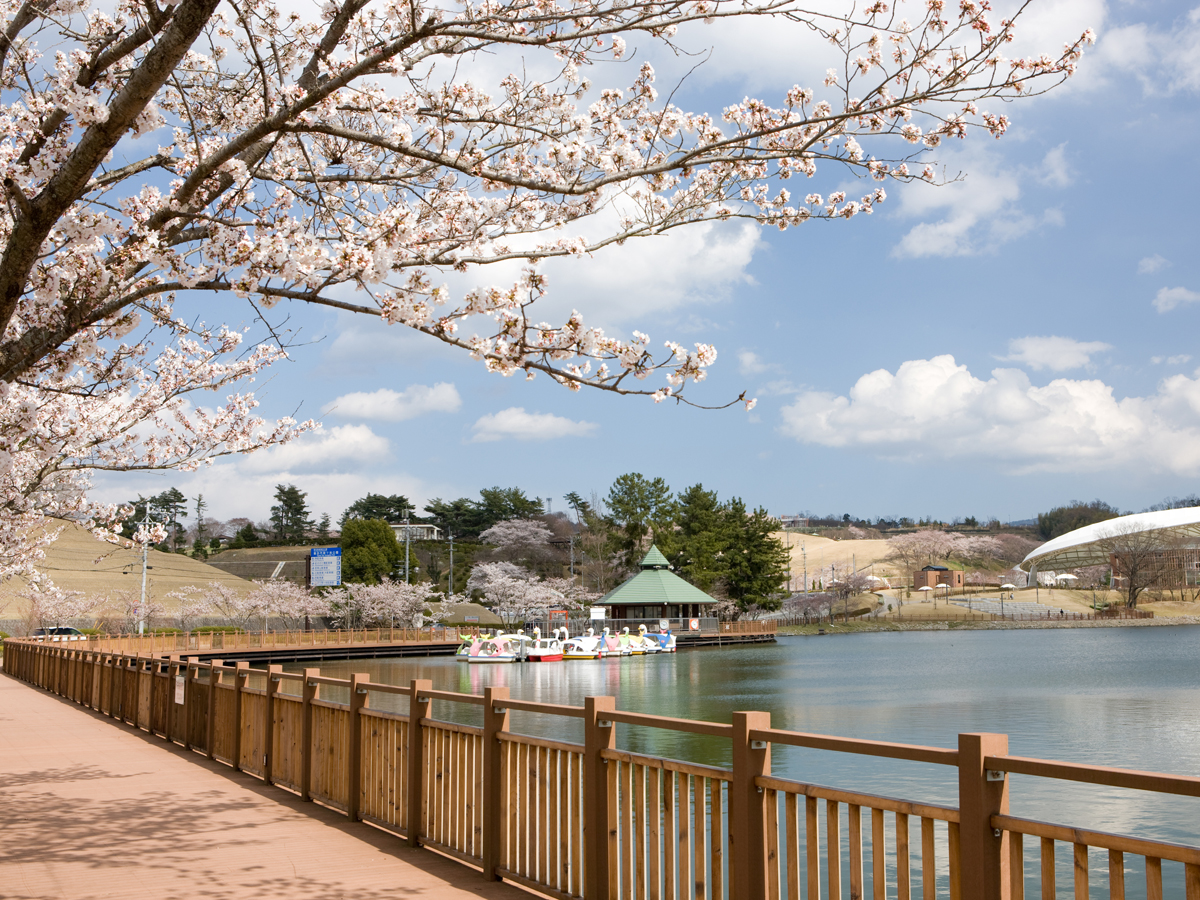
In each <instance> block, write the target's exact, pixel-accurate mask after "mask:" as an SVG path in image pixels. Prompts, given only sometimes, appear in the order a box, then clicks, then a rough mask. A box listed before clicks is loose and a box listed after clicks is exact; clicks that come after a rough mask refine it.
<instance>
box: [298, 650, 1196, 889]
mask: <svg viewBox="0 0 1200 900" xmlns="http://www.w3.org/2000/svg"><path fill="white" fill-rule="evenodd" d="M286 668H288V669H290V670H294V671H299V670H300V669H302V668H303V666H302V665H300V664H295V665H289V666H287V667H286ZM321 669H322V673H323V674H327V675H335V676H344V675H346V674H348V673H350V672H352V671H353V672H369V673H370V674H371V678H372V680H374V681H382V682H386V683H392V684H406V683H407V682H408V681H409V679H412V678H429V679H431V680H432V681H433V684H434V687H435V688H439V689H444V690H456V691H469V692H471V693H480V692H482V690H483V688H484V687H485V686H487V685H508V686H509V688H510V690H511V692H512V695H513V696H514V697H517V698H521V699H526V700H542V701H547V702H555V703H571V704H582V702H583V698H584V697H586V696H588V695H594V694H610V695H613V696H615V697H616V698H617V706H618V708H620V709H624V710H630V711H636V712H648V713H659V714H663V715H670V716H681V717H685V718H694V719H708V720H712V721H718V722H728V721H729V718H730V713H732V712H733V711H735V710H765V711H769V712H770V713H771V717H772V723H773V724H774V725H775V726H776V727H781V728H787V729H793V730H798V731H809V732H819V733H825V734H835V735H841V736H846V737H858V738H870V739H876V740H887V741H900V742H907V743H917V744H930V745H934V746H943V747H954V746H956V744H957V735H958V733H959V732H968V731H992V732H1003V733H1006V734H1008V735H1009V750H1010V752H1011V753H1013V754H1015V755H1021V756H1040V757H1046V758H1050V759H1059V760H1067V761H1073V762H1084V763H1094V764H1098V765H1111V766H1123V767H1127V768H1135V769H1145V770H1153V771H1163V772H1173V773H1177V774H1186V775H1198V776H1200V628H1196V627H1175V628H1104V629H1069V630H1061V631H1057V630H1056V631H1032V630H1030V631H1019V630H1014V631H989V632H962V633H953V632H925V633H921V632H909V633H891V634H862V635H852V636H851V635H846V636H842V635H839V636H828V637H825V638H816V637H785V638H781V639H780V640H779V642H778V644H776V645H774V646H770V645H768V646H754V647H740V648H731V649H707V650H685V651H681V652H679V653H677V654H673V655H667V656H662V655H660V656H654V657H634V658H626V659H624V660H600V661H575V662H564V663H553V664H549V665H537V664H525V665H497V666H481V665H467V664H464V663H459V662H457V661H455V660H453V659H395V660H353V661H336V662H335V661H328V662H325V663H322V664H321ZM329 696H330V699H344V698H339V697H336V696H333V695H329ZM389 701H390V703H391V704H392V708H395V709H398V710H401V711H403V710H404V708H405V707H406V705H407V700H405V699H404V698H392V697H383V698H377V697H372V703H373V705H375V706H382V707H385V708H386V707H388V706H389ZM434 716H435V717H436V718H440V719H446V720H450V721H457V722H465V723H477V722H478V720H479V716H480V711H479V710H477V709H474V708H470V707H466V706H463V705H460V704H452V703H442V702H438V703H435V704H434ZM513 730H514V731H521V732H526V733H531V734H544V735H546V736H549V737H558V738H560V739H568V740H582V736H581V729H580V726H579V723H577V722H575V721H561V720H558V719H556V718H554V717H547V716H536V715H532V714H518V713H514V714H513ZM618 746H621V747H625V748H628V749H633V750H638V751H641V752H649V753H653V754H655V755H658V756H666V757H672V758H677V759H689V760H693V761H696V762H703V763H710V764H714V765H728V764H729V748H728V745H727V744H726V743H725V742H722V741H719V740H716V739H708V738H703V737H696V736H691V735H683V734H676V733H672V732H663V731H659V730H657V729H643V728H635V727H626V726H620V731H619V733H618ZM772 753H773V758H772V763H773V771H774V773H775V774H777V775H781V776H783V777H791V778H797V779H799V780H803V781H807V782H815V783H818V784H826V785H833V786H837V787H845V788H853V789H857V790H865V791H869V792H872V793H880V794H886V795H890V796H894V797H903V798H906V799H911V800H924V801H931V802H944V803H947V804H951V805H957V802H958V801H957V780H956V779H957V774H956V771H955V770H953V769H948V768H944V767H939V766H929V765H921V764H916V763H903V762H896V761H891V760H876V759H872V758H869V757H856V756H851V755H848V754H836V753H827V752H821V751H809V750H799V749H796V748H788V747H776V748H775V749H774V750H773V751H772ZM1011 797H1012V802H1011V808H1012V813H1013V814H1014V815H1018V816H1027V817H1031V818H1040V819H1046V820H1049V821H1054V822H1059V823H1062V824H1070V825H1075V826H1080V827H1087V828H1094V829H1097V830H1101V831H1119V832H1124V833H1130V834H1136V835H1140V836H1145V837H1157V838H1162V839H1166V840H1173V841H1179V842H1183V843H1188V844H1196V843H1200V800H1185V799H1176V798H1170V797H1164V796H1159V795H1154V794H1141V793H1138V792H1133V791H1119V790H1115V789H1107V788H1097V787H1092V786H1087V785H1074V784H1070V783H1067V782H1057V781H1051V780H1046V779H1033V778H1027V777H1023V776H1012V778H1011ZM1027 843H1028V842H1027ZM1067 860H1069V856H1068V857H1067ZM1068 865H1069V864H1068ZM1169 865H1170V864H1167V865H1165V866H1164V872H1166V870H1167V868H1168V867H1169ZM1106 867H1107V863H1106V862H1104V861H1102V859H1101V858H1100V857H1099V855H1098V854H1096V853H1095V852H1094V853H1093V860H1092V870H1093V872H1096V871H1097V870H1104V869H1106ZM1061 868H1064V866H1063V863H1061V862H1060V869H1061Z"/></svg>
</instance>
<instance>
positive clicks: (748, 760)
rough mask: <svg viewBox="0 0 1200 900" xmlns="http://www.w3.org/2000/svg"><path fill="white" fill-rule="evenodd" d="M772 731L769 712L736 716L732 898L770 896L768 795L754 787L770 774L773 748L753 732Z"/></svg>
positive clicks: (731, 795) (731, 801)
mask: <svg viewBox="0 0 1200 900" xmlns="http://www.w3.org/2000/svg"><path fill="white" fill-rule="evenodd" d="M770 727H771V714H770V713H768V712H735V713H734V714H733V778H732V780H731V782H730V785H729V863H730V865H729V869H730V871H729V896H730V898H731V900H756V898H759V897H765V896H766V895H767V831H766V815H767V802H766V796H767V795H766V792H765V791H764V790H763V789H762V788H761V787H759V786H758V785H756V784H755V783H754V779H755V778H757V777H758V776H759V775H770V774H771V745H770V743H768V742H767V741H753V740H751V739H750V732H751V731H754V730H766V729H769V728H770Z"/></svg>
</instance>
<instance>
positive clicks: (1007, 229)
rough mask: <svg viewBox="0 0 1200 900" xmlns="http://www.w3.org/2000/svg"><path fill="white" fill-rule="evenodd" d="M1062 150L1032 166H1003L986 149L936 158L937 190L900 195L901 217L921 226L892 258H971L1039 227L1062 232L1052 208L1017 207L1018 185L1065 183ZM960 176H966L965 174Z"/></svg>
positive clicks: (916, 188)
mask: <svg viewBox="0 0 1200 900" xmlns="http://www.w3.org/2000/svg"><path fill="white" fill-rule="evenodd" d="M1064 154H1065V145H1060V146H1058V147H1055V148H1054V149H1052V150H1050V151H1049V152H1048V153H1047V154H1046V156H1045V157H1044V159H1043V160H1042V162H1041V163H1039V164H1038V165H1037V166H1032V167H1022V166H1016V167H1008V166H1005V165H1004V164H1003V161H1002V159H1001V157H1000V154H999V153H998V151H996V150H994V149H991V147H990V145H982V144H979V143H976V144H974V145H970V144H968V145H967V147H966V148H965V149H963V150H946V151H943V152H941V153H940V155H939V162H940V163H941V165H942V166H943V167H944V171H945V174H946V177H948V178H955V177H958V176H959V175H960V174H961V175H962V177H961V180H959V181H955V182H953V183H951V184H946V185H943V186H940V187H933V186H930V185H924V184H914V185H910V186H907V187H905V188H904V189H902V190H901V191H900V214H901V215H902V216H906V217H909V218H915V219H923V220H925V221H922V222H920V223H919V224H917V225H914V226H913V227H912V228H911V229H910V230H909V231H908V233H907V234H905V235H904V237H903V238H901V239H900V242H899V243H898V244H897V245H896V246H895V247H894V248H893V249H892V255H893V256H897V257H911V258H922V257H927V256H972V255H975V254H978V253H983V252H990V251H994V250H995V249H996V248H997V247H998V246H1000V245H1001V244H1007V243H1009V242H1010V241H1015V240H1017V239H1018V238H1020V237H1023V236H1024V235H1026V234H1028V233H1029V232H1031V231H1033V230H1035V229H1037V228H1039V227H1043V226H1047V225H1052V226H1056V227H1061V226H1062V225H1063V223H1064V219H1063V215H1062V211H1061V210H1059V209H1057V208H1051V209H1046V210H1043V211H1042V212H1041V213H1031V212H1029V211H1027V210H1025V209H1023V208H1022V206H1021V204H1020V202H1019V201H1020V199H1021V183H1022V181H1024V180H1026V179H1029V178H1033V179H1035V180H1038V181H1041V182H1043V183H1045V184H1048V185H1051V186H1062V185H1063V184H1064V183H1069V178H1070V175H1069V172H1068V170H1067V168H1066V162H1065V155H1064ZM964 173H965V174H964Z"/></svg>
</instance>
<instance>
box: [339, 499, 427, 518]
mask: <svg viewBox="0 0 1200 900" xmlns="http://www.w3.org/2000/svg"><path fill="white" fill-rule="evenodd" d="M413 509H414V508H413V505H412V501H410V500H409V499H408V498H407V497H405V496H404V495H402V494H393V495H392V496H390V497H385V496H384V495H383V494H367V496H365V497H360V498H359V499H357V500H355V501H354V502H353V503H351V504H350V505H349V506H348V507H346V511H345V512H344V513H342V518H341V520H340V522H339V524H341V525H345V524H346V522H347V520H349V519H382V520H383V521H385V522H387V523H388V524H390V525H399V524H400V523H401V522H403V521H404V519H405V518H406V517H409V516H411V515H412V514H413Z"/></svg>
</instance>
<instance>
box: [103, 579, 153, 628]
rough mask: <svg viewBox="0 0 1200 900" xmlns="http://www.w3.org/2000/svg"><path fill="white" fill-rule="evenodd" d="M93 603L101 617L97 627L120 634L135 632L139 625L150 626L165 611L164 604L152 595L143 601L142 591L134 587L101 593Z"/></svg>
mask: <svg viewBox="0 0 1200 900" xmlns="http://www.w3.org/2000/svg"><path fill="white" fill-rule="evenodd" d="M95 605H96V606H97V607H99V610H100V615H101V619H102V620H101V622H100V623H99V627H101V628H102V629H103V630H104V631H109V632H119V633H121V634H130V633H133V632H136V631H138V629H139V626H144V627H146V628H150V627H152V626H153V623H154V622H157V621H160V620H161V619H162V618H163V616H164V614H165V613H166V606H165V605H164V604H163V603H162V602H161V601H159V600H156V599H155V598H154V597H151V596H147V597H146V598H145V602H143V601H142V592H141V591H140V590H138V589H136V588H128V589H126V590H123V591H114V592H112V593H109V594H101V595H100V596H98V597H96V598H95Z"/></svg>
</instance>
